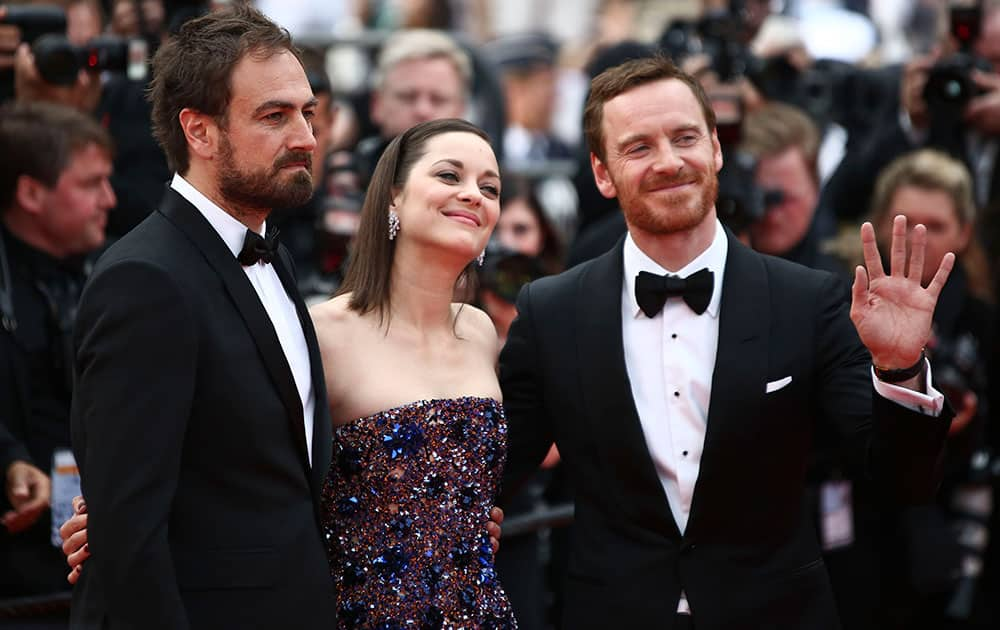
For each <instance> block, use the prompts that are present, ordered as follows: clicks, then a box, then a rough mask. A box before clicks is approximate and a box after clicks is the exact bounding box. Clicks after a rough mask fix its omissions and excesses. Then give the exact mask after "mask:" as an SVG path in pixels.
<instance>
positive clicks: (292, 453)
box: [72, 4, 335, 630]
mask: <svg viewBox="0 0 1000 630" xmlns="http://www.w3.org/2000/svg"><path fill="white" fill-rule="evenodd" d="M153 66H154V67H153V76H154V80H153V83H152V87H151V95H152V101H153V125H154V133H155V134H156V136H157V139H158V140H159V142H160V143H161V145H162V146H163V147H164V150H165V152H166V154H167V157H168V160H169V162H170V165H171V169H172V170H175V171H176V175H175V176H174V178H173V181H172V182H171V184H170V188H169V190H168V191H167V193H166V196H165V198H164V201H163V203H162V205H161V206H160V208H159V210H158V211H156V212H153V213H152V214H151V215H150V216H149V218H147V219H146V220H145V221H144V222H143V223H141V224H140V225H139V226H138V227H136V228H135V229H134V230H133V231H131V232H130V233H129V234H127V235H126V236H125V237H123V238H122V239H121V240H119V241H118V242H117V243H116V244H115V245H114V246H113V247H112V248H111V249H110V250H109V251H108V252H107V253H106V254H105V255H104V256H103V257H102V258H101V260H100V261H99V262H98V264H97V266H96V268H95V270H94V272H93V275H92V276H91V278H90V281H89V283H88V285H87V287H86V289H85V291H84V294H83V298H82V301H81V304H80V309H79V315H78V319H77V328H76V333H75V336H76V338H75V342H76V346H77V359H76V365H75V377H76V397H75V399H74V401H73V411H72V430H73V446H74V452H75V454H76V457H77V461H78V463H79V466H80V472H81V481H82V487H83V494H84V496H85V497H86V500H87V513H88V519H89V520H88V522H87V526H88V530H89V534H88V538H89V550H90V552H92V557H91V559H90V560H89V561H88V562H87V566H86V567H84V568H83V570H82V573H81V574H80V576H79V582H78V584H77V587H76V590H75V592H74V602H73V626H74V627H86V628H90V627H101V628H142V629H144V630H149V629H154V628H164V629H171V630H181V629H185V628H249V627H258V628H279V627H288V628H320V627H330V625H331V624H332V623H334V619H335V597H334V589H333V585H332V582H331V579H330V577H329V568H328V565H327V559H326V553H325V551H324V545H323V541H322V539H321V533H320V531H321V530H320V525H319V522H318V518H317V514H318V512H317V506H318V501H319V493H320V487H321V485H322V481H323V478H324V476H325V474H326V471H327V467H328V465H329V458H330V446H329V445H330V441H331V424H330V420H329V417H328V411H327V402H326V394H325V391H324V386H323V383H324V380H323V372H322V365H321V363H320V356H319V352H318V350H317V346H316V339H315V335H314V332H313V328H312V325H311V323H310V321H309V316H308V314H307V312H306V309H305V306H304V305H303V303H302V301H301V299H300V298H299V296H298V293H297V292H296V288H295V282H294V280H293V275H292V270H291V269H290V259H289V257H288V255H287V252H286V251H285V250H284V249H283V248H280V247H278V248H275V243H274V241H273V239H272V238H271V235H270V234H268V235H267V236H266V237H265V236H264V235H265V234H266V219H267V217H268V215H269V213H270V212H271V210H272V209H273V208H277V207H292V206H297V205H300V204H302V203H304V202H305V201H306V200H307V199H308V198H309V196H310V195H311V194H312V189H313V186H312V176H311V152H312V150H313V147H314V145H315V139H314V137H313V133H312V129H311V123H310V121H311V118H312V116H313V114H314V110H315V107H316V99H315V98H314V97H313V94H312V90H311V89H310V87H309V83H308V81H307V80H306V74H305V72H304V70H303V68H302V64H301V62H300V60H299V57H298V55H297V53H296V51H295V49H294V48H293V46H292V43H291V41H290V39H289V36H288V33H287V32H286V31H284V30H283V29H280V28H278V27H277V26H276V25H275V24H273V23H272V22H270V21H269V20H267V19H266V18H265V17H264V16H263V15H261V14H260V13H258V12H257V11H256V10H255V9H252V8H249V7H247V6H244V5H242V4H240V5H237V6H234V7H233V8H231V9H227V10H224V11H222V12H220V13H214V14H211V15H209V16H206V17H203V18H200V19H197V20H193V21H191V22H189V23H188V24H186V25H185V26H184V27H183V28H182V29H181V31H180V32H179V34H178V35H177V36H176V37H173V38H171V39H170V40H169V41H168V42H167V43H166V44H164V46H163V47H162V48H160V50H159V52H158V53H157V55H156V58H155V59H154V63H153Z"/></svg>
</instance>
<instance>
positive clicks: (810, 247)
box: [740, 102, 851, 297]
mask: <svg viewBox="0 0 1000 630" xmlns="http://www.w3.org/2000/svg"><path fill="white" fill-rule="evenodd" d="M819 145H820V135H819V130H818V129H817V128H816V125H815V123H813V121H812V120H810V118H809V117H808V116H807V115H806V114H805V112H803V111H802V110H800V109H798V108H797V107H794V106H792V105H786V104H784V103H778V102H772V103H767V104H766V105H763V106H762V107H760V108H758V109H757V110H755V111H752V112H750V113H748V114H747V116H746V118H744V119H743V123H742V138H741V142H740V150H741V151H742V152H743V153H744V154H745V155H748V156H749V157H751V158H752V159H753V162H754V165H755V167H754V184H755V186H756V187H757V188H758V190H759V191H760V192H761V193H762V194H763V198H764V200H765V210H764V214H763V216H761V217H760V218H759V219H756V220H754V221H752V222H751V223H750V226H749V230H748V231H749V236H750V246H751V247H753V248H754V249H755V250H757V251H758V252H760V253H762V254H768V255H771V256H778V257H780V258H784V259H786V260H790V261H792V262H796V263H799V264H800V265H805V266H806V267H809V268H811V269H820V270H823V271H829V272H831V273H834V274H836V275H838V276H840V277H841V278H842V279H843V280H844V281H845V282H847V283H849V282H850V280H851V278H850V274H849V273H848V272H847V270H846V269H845V268H844V267H843V266H842V265H841V264H840V263H839V262H838V261H837V260H835V259H834V258H833V257H832V256H829V255H827V254H825V253H823V252H822V251H820V248H819V238H818V235H817V234H816V232H815V230H814V229H813V228H814V219H815V217H816V209H817V206H818V204H819V172H818V170H817V160H818V155H819ZM845 297H846V293H845Z"/></svg>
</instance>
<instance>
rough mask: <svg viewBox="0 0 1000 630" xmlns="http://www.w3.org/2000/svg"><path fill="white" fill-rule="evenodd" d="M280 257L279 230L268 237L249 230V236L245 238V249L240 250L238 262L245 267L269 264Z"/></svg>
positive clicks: (271, 232) (275, 230) (273, 231)
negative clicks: (260, 263)
mask: <svg viewBox="0 0 1000 630" xmlns="http://www.w3.org/2000/svg"><path fill="white" fill-rule="evenodd" d="M277 255H278V230H277V229H274V230H271V231H270V233H269V234H268V235H267V237H266V238H265V237H263V236H261V235H260V234H257V233H256V232H254V231H253V230H247V235H246V236H244V237H243V249H241V250H240V253H239V255H237V256H236V260H238V261H240V264H241V265H243V266H244V267H249V266H250V265H255V264H257V263H258V262H262V263H264V264H265V265H266V264H269V263H270V262H271V260H272V259H274V257H275V256H277Z"/></svg>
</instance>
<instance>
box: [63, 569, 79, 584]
mask: <svg viewBox="0 0 1000 630" xmlns="http://www.w3.org/2000/svg"><path fill="white" fill-rule="evenodd" d="M81 571H83V565H82V564H78V565H77V566H75V567H73V570H72V571H70V572H69V575H67V576H66V581H67V582H69V583H70V584H76V582H77V580H79V579H80V573H81Z"/></svg>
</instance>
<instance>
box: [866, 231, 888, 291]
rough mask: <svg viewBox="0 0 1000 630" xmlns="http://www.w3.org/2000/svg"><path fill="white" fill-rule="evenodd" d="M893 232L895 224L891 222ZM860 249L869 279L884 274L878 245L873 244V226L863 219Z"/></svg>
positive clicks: (874, 278)
mask: <svg viewBox="0 0 1000 630" xmlns="http://www.w3.org/2000/svg"><path fill="white" fill-rule="evenodd" d="M893 233H895V224H893ZM861 249H862V252H863V254H864V259H865V268H866V269H867V270H868V277H869V279H870V280H876V279H878V278H881V277H882V276H884V275H885V271H883V269H882V258H881V257H880V256H879V254H878V246H877V245H876V244H875V228H874V227H872V224H871V223H869V222H868V221H865V222H864V224H862V226H861ZM866 288H867V285H866Z"/></svg>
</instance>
